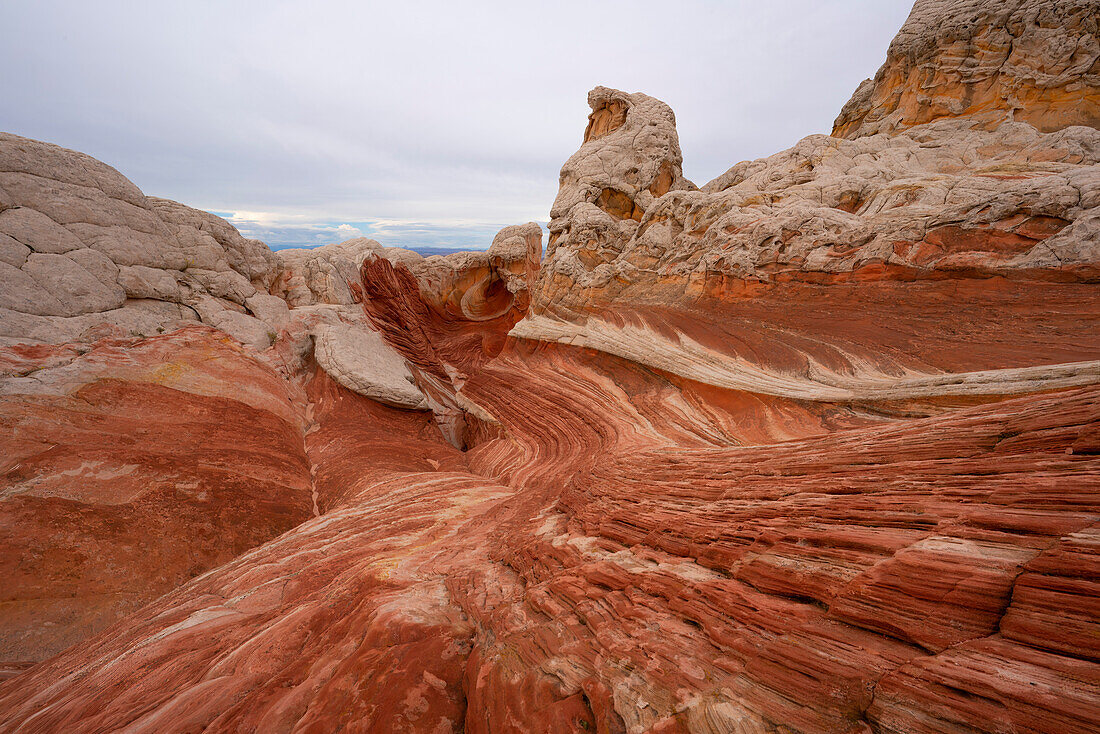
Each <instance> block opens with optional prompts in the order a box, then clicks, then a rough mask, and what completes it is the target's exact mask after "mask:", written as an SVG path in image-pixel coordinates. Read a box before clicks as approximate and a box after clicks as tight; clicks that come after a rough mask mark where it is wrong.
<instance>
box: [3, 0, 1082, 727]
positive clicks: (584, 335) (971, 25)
mask: <svg viewBox="0 0 1100 734" xmlns="http://www.w3.org/2000/svg"><path fill="white" fill-rule="evenodd" d="M1098 17H1100V5H1098V4H1097V3H1096V2H1095V1H1092V2H1086V1H1084V0H1045V1H1040V2H1021V1H1019V0H1016V1H1014V2H1009V3H999V2H992V1H991V0H919V2H917V4H916V5H915V7H914V9H913V12H912V14H911V16H910V19H909V20H908V21H907V22H906V24H905V26H904V28H903V29H902V31H901V33H900V34H899V36H898V39H897V40H896V41H895V42H894V44H892V45H891V48H890V51H889V54H888V57H887V61H886V64H885V65H884V66H883V69H882V70H880V72H879V74H878V75H877V76H876V78H875V80H874V81H869V82H865V83H864V84H863V85H861V87H860V88H859V90H857V92H856V95H855V96H854V97H853V99H852V101H851V102H849V104H848V105H846V106H845V108H844V110H843V112H842V113H841V117H840V118H839V119H838V122H837V126H836V129H835V130H834V134H833V135H832V136H824V135H818V136H811V137H810V138H807V139H805V140H803V141H801V142H799V143H797V144H796V145H795V146H794V147H793V148H791V149H789V150H787V151H784V152H782V153H779V154H776V155H774V156H772V157H770V158H766V159H763V160H759V161H748V162H742V163H739V164H737V165H735V166H733V167H732V168H731V169H730V170H729V171H727V172H726V173H725V174H723V175H722V176H720V177H718V178H717V179H716V180H714V181H712V182H710V183H707V184H705V185H704V186H701V187H696V186H695V185H694V184H692V183H691V182H690V181H687V180H686V179H684V177H683V174H682V170H681V164H682V157H681V152H680V149H679V143H678V141H677V136H676V128H675V118H674V116H673V114H672V111H671V110H670V109H669V108H668V107H667V106H666V105H664V104H663V103H661V102H659V101H658V100H655V99H653V98H651V97H648V96H646V95H644V94H627V93H624V92H619V91H616V90H611V89H607V88H603V87H598V88H597V89H595V90H593V91H592V92H591V93H590V95H589V103H590V106H591V107H592V114H591V116H590V118H589V121H588V126H587V129H586V130H585V133H584V138H583V142H582V144H581V147H580V149H579V150H578V151H577V153H576V154H575V155H573V156H572V157H571V158H570V159H569V160H568V161H567V162H566V164H565V165H564V167H563V169H562V176H561V189H560V191H559V194H558V197H557V200H556V201H555V202H554V205H553V209H552V211H551V222H550V226H549V240H548V247H547V251H546V255H545V258H543V257H542V246H541V242H542V239H541V235H542V233H541V230H540V228H539V227H538V225H536V224H533V223H532V224H526V225H521V226H516V227H508V228H505V229H504V230H502V232H501V233H500V234H499V235H498V236H497V237H496V238H495V239H494V241H493V243H492V246H491V247H490V248H489V250H488V251H487V252H484V253H460V254H455V255H449V256H447V257H429V258H422V257H420V256H419V255H417V254H416V253H412V252H409V251H406V250H398V249H395V248H386V247H383V246H382V245H380V244H379V243H377V242H374V241H372V240H352V241H349V242H345V243H341V244H337V245H329V246H327V247H324V248H318V249H316V250H310V251H305V250H302V251H289V252H283V253H271V252H269V251H268V250H266V248H264V247H263V246H262V245H261V244H260V243H257V242H254V241H251V240H246V239H244V238H242V237H241V236H240V235H239V234H238V233H236V231H235V230H233V229H232V227H230V226H229V225H228V224H227V223H225V222H224V221H222V220H219V219H217V218H216V217H213V216H212V215H208V214H204V213H202V212H197V211H195V210H192V209H188V208H187V207H184V206H182V205H179V204H175V203H173V202H167V201H164V200H158V199H152V198H149V197H145V196H144V195H143V194H141V192H139V191H137V189H136V188H135V187H133V186H132V184H130V183H129V182H128V181H126V180H125V179H124V178H122V177H121V175H120V174H118V173H117V172H115V171H113V169H110V168H108V167H107V166H105V165H104V164H102V163H99V162H97V161H94V160H92V159H90V158H88V157H86V156H82V155H80V154H77V153H73V152H71V151H64V150H62V149H59V148H56V147H54V146H49V145H47V144H44V143H37V142H34V141H29V140H25V139H22V138H16V137H14V136H5V137H3V138H0V164H2V165H0V169H2V170H3V171H4V172H3V173H0V205H2V208H3V211H2V212H0V232H3V233H4V234H3V237H0V246H2V249H0V254H2V255H3V257H2V259H3V263H0V267H6V268H7V269H6V270H0V283H2V284H3V288H0V291H2V293H0V298H3V299H4V300H3V303H2V306H3V308H4V309H6V310H5V311H3V312H2V313H0V328H2V329H3V332H2V334H3V338H4V342H3V344H4V345H3V346H0V374H2V377H0V416H2V418H0V447H3V450H2V451H0V528H2V532H0V570H2V571H3V578H5V579H6V580H7V581H8V583H7V584H5V585H4V586H3V587H0V594H2V596H0V664H2V665H3V666H4V667H3V668H0V673H2V674H3V675H6V676H7V677H8V680H6V682H3V683H0V731H5V732H7V731H11V732H24V733H29V732H99V731H127V732H165V731H169V732H191V731H208V732H219V731H263V732H329V731H377V732H401V731H405V732H448V731H468V732H486V733H488V732H505V731H508V732H528V731H532V732H534V731H539V732H558V731H562V732H565V731H593V732H601V733H602V734H611V733H615V734H619V733H622V734H626V733H629V734H636V733H639V732H653V733H654V734H673V733H676V732H715V733H718V732H746V733H747V732H823V733H824V732H845V733H851V734H856V733H860V734H866V733H868V732H875V733H879V732H882V733H891V734H913V733H919V732H960V733H961V732H989V733H990V734H993V733H998V734H1000V733H1002V732H1059V733H1062V732H1082V733H1084V732H1092V731H1095V730H1096V729H1097V727H1098V726H1100V644H1098V643H1097V640H1098V639H1100V551H1098V549H1100V291H1098V290H1097V283H1098V281H1100V130H1098V129H1097V127H1098V123H1097V116H1096V112H1095V101H1096V99H1097V97H1098V94H1100V83H1098V79H1097V76H1096V72H1095V61H1096V58H1097V52H1096V48H1097V38H1098V36H1097V29H1096V20H1097V18H1098ZM1090 105H1091V106H1090ZM5 243H6V244H5ZM261 337H262V338H261Z"/></svg>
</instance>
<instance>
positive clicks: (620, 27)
mask: <svg viewBox="0 0 1100 734" xmlns="http://www.w3.org/2000/svg"><path fill="white" fill-rule="evenodd" d="M911 4H912V3H911V0H843V1H842V0H771V1H770V2H759V0H752V1H751V2H749V1H745V2H742V1H740V0H730V1H728V2H717V1H707V0H696V1H692V0H680V1H677V0H664V1H663V2H649V1H648V0H632V1H630V2H618V1H616V0H604V2H592V0H587V1H585V2H569V1H568V0H563V1H560V2H555V3H525V2H520V1H519V0H512V2H499V3H498V2H453V1H452V2H413V1H406V2H395V1H394V0H390V1H389V2H385V3H374V2H346V1H341V2H338V1H335V0H330V1H326V0H313V1H312V2H308V3H307V2H278V1H275V0H264V1H263V2H244V1H232V0H222V1H221V2H205V1H202V0H190V1H188V2H169V1H165V0H159V1H156V2H148V1H146V2H113V1H111V0H97V1H96V2H87V0H74V1H70V2H58V1H52V0H35V1H34V2H23V1H19V2H16V1H14V0H12V1H7V2H2V5H0V6H2V9H3V22H2V23H0V68H3V69H4V70H5V71H4V81H3V85H2V86H0V130H3V131H6V132H12V133H16V134H18V135H24V136H27V137H31V138H36V139H39V140H46V141H49V142H52V143H57V144H59V145H62V146H65V147H67V148H73V149H75V150H79V151H82V152H85V153H88V154H90V155H93V156H95V157H96V158H99V159H100V160H102V161H104V162H106V163H109V164H110V165H112V166H114V167H115V168H117V169H118V170H119V171H121V172H122V173H123V174H124V175H125V176H127V177H128V178H129V179H130V180H132V181H133V182H134V183H136V184H137V185H138V186H139V187H140V188H141V189H142V190H143V191H144V192H145V193H146V194H149V195H155V196H161V197H166V198H170V199H175V200H177V201H180V202H183V203H185V204H188V205H190V206H194V207H198V208H200V209H206V210H208V211H213V212H215V213H217V214H219V215H221V216H224V217H226V218H227V219H228V220H229V221H231V222H232V223H233V224H235V225H236V226H237V227H238V229H240V230H241V231H242V232H243V233H244V234H245V235H246V236H249V237H256V238H259V239H262V240H264V241H265V242H267V243H268V244H269V245H270V246H271V247H272V248H274V249H278V248H281V247H303V246H314V245H320V244H325V243H328V242H339V241H341V240H345V239H349V238H351V237H358V236H368V237H373V238H374V239H377V240H379V241H380V242H382V243H383V244H385V245H390V246H399V247H443V248H461V249H484V248H485V247H488V245H489V243H490V242H491V240H492V236H493V234H494V233H495V232H496V231H497V230H499V229H500V228H501V227H503V226H505V225H508V224H515V223H521V222H526V221H538V222H542V223H545V222H546V220H547V217H548V216H549V210H550V205H551V204H552V203H553V200H554V196H555V194H556V192H557V180H558V171H559V170H560V168H561V165H562V163H564V162H565V160H566V159H567V158H568V157H569V156H570V155H572V153H573V152H574V151H575V150H576V149H577V148H578V147H579V145H580V143H581V138H582V135H583V132H584V128H585V124H586V122H587V120H586V118H587V115H588V113H589V108H588V105H587V101H586V98H587V93H588V90H589V89H591V88H592V87H594V86H597V85H604V86H609V87H615V88H617V89H623V90H625V91H629V92H645V93H646V94H649V95H651V96H654V97H657V98H658V99H661V100H663V101H665V102H666V103H668V104H669V105H670V106H671V107H672V109H673V110H674V111H675V113H676V119H677V128H678V130H679V135H680V147H681V149H682V151H683V154H684V174H685V175H686V176H687V177H688V178H690V179H692V180H693V181H695V183H697V184H700V185H702V184H703V183H706V182H707V181H709V180H711V179H712V178H714V177H716V176H718V175H719V174H721V173H722V172H724V171H725V170H726V169H728V168H729V167H730V166H732V165H733V164H735V163H737V162H738V161H742V160H750V159H754V158H760V157H764V156H768V155H771V154H773V153H776V152H779V151H781V150H783V149H785V148H788V147H790V146H792V145H793V144H794V143H795V142H797V141H798V140H799V139H801V138H803V137H805V136H806V135H810V134H814V133H828V132H829V131H830V129H831V128H832V122H833V119H834V118H835V117H836V115H837V113H838V112H839V111H840V108H841V107H842V106H843V105H844V103H845V102H846V101H847V100H848V98H849V97H850V96H851V94H852V92H853V91H855V88H856V87H857V86H858V84H859V83H860V81H862V80H863V79H865V78H867V77H871V76H874V73H875V71H876V70H877V69H878V67H879V66H880V65H881V64H882V61H883V60H884V58H885V55H886V49H887V47H888V45H889V43H890V40H891V39H892V38H893V36H894V34H895V33H896V32H897V30H898V28H900V27H901V24H902V23H903V22H904V21H905V18H906V16H907V15H908V12H909V9H910V7H911Z"/></svg>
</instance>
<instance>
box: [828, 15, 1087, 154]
mask: <svg viewBox="0 0 1100 734" xmlns="http://www.w3.org/2000/svg"><path fill="white" fill-rule="evenodd" d="M1097 11H1098V8H1097V5H1096V2H1095V0H1076V2H1067V1H1066V0H1005V2H990V1H989V0H969V1H968V2H959V1H958V0H938V1H930V2H929V1H925V2H918V3H916V4H915V5H914V6H913V12H912V13H910V14H909V19H908V20H906V22H905V25H904V26H902V28H901V31H899V32H898V35H897V38H895V39H894V42H893V43H891V44H890V50H889V51H888V52H887V54H886V63H885V64H883V65H882V68H881V69H879V71H878V74H876V75H875V78H874V79H868V80H866V81H864V82H863V84H861V85H860V86H859V89H857V90H856V93H855V94H854V95H853V96H852V99H851V100H849V102H848V104H846V105H845V106H844V109H843V110H841V112H840V116H839V117H837V119H836V122H835V123H834V125H833V134H834V135H836V136H838V137H843V138H856V137H860V136H863V135H873V134H875V133H893V132H897V131H899V130H903V129H906V128H909V127H912V126H914V125H921V124H924V123H926V122H932V121H934V120H938V119H942V118H951V117H962V116H966V117H970V118H973V119H975V120H976V121H981V122H983V123H985V124H988V125H989V126H990V127H994V128H995V127H996V126H997V124H999V123H1001V122H1004V121H1006V120H1016V121H1019V122H1027V123H1030V124H1031V125H1033V126H1035V127H1036V128H1037V129H1039V130H1040V131H1041V132H1054V131H1057V130H1062V129H1063V128H1066V127H1069V126H1071V125H1084V126H1088V127H1093V128H1100V97H1098V96H1097V94H1096V89H1097V87H1100V13H1098V12H1097Z"/></svg>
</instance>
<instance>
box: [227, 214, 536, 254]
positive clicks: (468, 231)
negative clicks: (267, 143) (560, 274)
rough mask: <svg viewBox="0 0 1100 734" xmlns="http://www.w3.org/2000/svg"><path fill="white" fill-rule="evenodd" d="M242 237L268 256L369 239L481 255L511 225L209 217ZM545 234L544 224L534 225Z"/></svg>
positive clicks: (277, 216) (459, 221)
mask: <svg viewBox="0 0 1100 734" xmlns="http://www.w3.org/2000/svg"><path fill="white" fill-rule="evenodd" d="M214 213H215V214H217V215H218V216H220V217H223V218H224V219H226V221H228V222H229V223H230V224H232V225H233V226H234V227H236V228H237V229H239V230H240V231H241V234H243V235H244V236H245V237H251V238H254V239H259V240H263V241H264V242H266V243H267V244H268V246H270V247H271V248H272V249H273V250H284V249H287V248H292V247H293V248H300V247H318V246H320V245H327V244H330V243H333V242H343V241H344V240H349V239H353V238H355V237H369V238H371V239H374V240H378V242H380V243H381V244H383V245H386V246H388V247H404V248H406V249H422V248H429V249H446V250H485V249H488V247H489V245H490V244H492V241H493V237H494V236H495V235H496V233H497V232H499V231H500V230H501V228H502V227H505V226H507V225H508V224H512V223H513V222H503V221H485V220H472V219H437V220H416V219H375V220H363V221H357V222H337V221H324V220H321V221H317V220H313V219H311V218H310V217H309V216H308V215H303V214H300V213H295V212H256V211H237V212H234V211H223V210H218V211H214ZM539 224H540V225H542V226H543V228H544V229H545V227H546V224H547V222H546V221H545V220H543V221H541V222H539Z"/></svg>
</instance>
